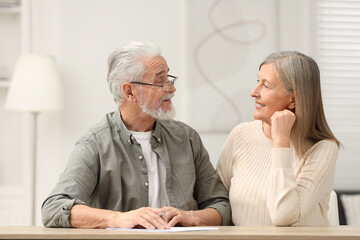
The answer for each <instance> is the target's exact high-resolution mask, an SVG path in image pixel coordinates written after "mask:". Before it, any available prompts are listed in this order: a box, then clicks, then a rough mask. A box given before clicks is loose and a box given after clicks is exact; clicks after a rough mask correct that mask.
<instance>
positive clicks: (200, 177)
mask: <svg viewBox="0 0 360 240" xmlns="http://www.w3.org/2000/svg"><path fill="white" fill-rule="evenodd" d="M192 144H193V151H194V159H195V167H196V183H195V189H194V198H195V199H196V200H197V203H198V206H199V209H205V208H214V209H216V210H217V211H218V212H219V214H220V215H221V219H222V221H221V223H222V225H231V209H230V203H229V196H228V195H229V194H228V191H226V189H225V187H224V185H223V184H222V182H221V180H220V178H219V176H218V174H217V173H216V171H215V169H214V167H213V165H212V164H211V162H210V159H209V154H208V152H207V151H206V149H205V147H204V146H203V144H202V142H201V139H200V137H199V136H198V135H197V134H196V136H195V137H194V138H193V143H192Z"/></svg>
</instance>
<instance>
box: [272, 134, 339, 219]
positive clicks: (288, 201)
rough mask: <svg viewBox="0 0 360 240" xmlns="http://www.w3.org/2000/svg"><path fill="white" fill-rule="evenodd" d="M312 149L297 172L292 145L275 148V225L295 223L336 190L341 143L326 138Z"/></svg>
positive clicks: (273, 162) (273, 203) (273, 216)
mask: <svg viewBox="0 0 360 240" xmlns="http://www.w3.org/2000/svg"><path fill="white" fill-rule="evenodd" d="M309 151H311V152H310V154H309V155H308V157H307V158H306V160H305V162H304V164H303V166H300V169H298V173H297V174H296V173H295V171H294V170H293V167H292V150H291V149H290V148H273V149H272V157H271V158H272V159H271V161H272V166H271V171H270V176H269V192H268V193H269V194H268V199H267V207H268V209H269V213H270V217H271V220H272V222H273V223H274V224H275V225H292V224H294V223H296V222H298V221H300V220H301V219H302V218H303V217H304V216H306V214H308V213H309V211H311V209H313V208H314V206H315V205H316V204H318V203H319V202H320V201H321V199H323V198H324V197H325V196H326V194H329V193H330V192H331V191H332V187H333V182H334V175H335V162H336V159H337V154H338V146H337V144H336V143H335V142H333V141H329V140H323V141H320V142H318V143H316V144H315V145H314V146H313V147H312V148H311V149H310V150H309Z"/></svg>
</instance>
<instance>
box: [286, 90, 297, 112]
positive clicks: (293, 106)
mask: <svg viewBox="0 0 360 240" xmlns="http://www.w3.org/2000/svg"><path fill="white" fill-rule="evenodd" d="M295 107H296V102H295V93H292V94H291V95H290V103H289V106H288V108H289V109H290V110H292V109H295Z"/></svg>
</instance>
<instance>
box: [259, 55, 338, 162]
mask: <svg viewBox="0 0 360 240" xmlns="http://www.w3.org/2000/svg"><path fill="white" fill-rule="evenodd" d="M264 64H273V66H274V69H275V71H276V74H277V77H278V79H279V80H280V82H281V83H282V84H283V86H284V87H285V89H286V91H287V93H288V94H292V93H294V94H295V104H296V107H295V110H294V113H295V115H296V121H295V123H294V126H293V128H292V132H291V141H292V143H293V146H294V148H295V151H296V153H297V155H298V156H299V157H300V158H302V157H305V158H306V153H307V151H308V150H309V149H310V147H311V146H312V145H314V144H315V143H317V142H319V141H321V140H324V139H328V140H333V141H335V142H336V143H337V144H338V146H340V144H341V143H340V141H339V140H338V139H336V138H335V136H334V134H333V133H332V132H331V130H330V128H329V125H328V123H327V121H326V118H325V112H324V107H323V102H322V97H321V84H320V70H319V67H318V65H317V63H316V62H315V61H314V60H313V59H312V58H311V57H309V56H306V55H305V54H302V53H300V52H296V51H283V52H276V53H272V54H270V55H269V56H268V57H266V58H265V60H264V61H263V62H262V63H261V64H260V67H259V69H260V68H261V66H262V65H264Z"/></svg>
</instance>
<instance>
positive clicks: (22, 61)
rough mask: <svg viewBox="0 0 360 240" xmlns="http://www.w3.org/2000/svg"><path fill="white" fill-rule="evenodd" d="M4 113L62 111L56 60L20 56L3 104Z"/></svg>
mask: <svg viewBox="0 0 360 240" xmlns="http://www.w3.org/2000/svg"><path fill="white" fill-rule="evenodd" d="M5 109H6V110H13V111H27V112H43V111H60V110H62V109H63V93H62V85H61V82H60V76H59V71H58V68H57V65H56V62H55V58H54V57H52V56H48V55H38V54H28V55H22V56H20V58H19V60H18V62H17V65H16V68H15V71H14V75H13V78H12V80H11V85H10V89H9V92H8V95H7V98H6V102H5Z"/></svg>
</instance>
